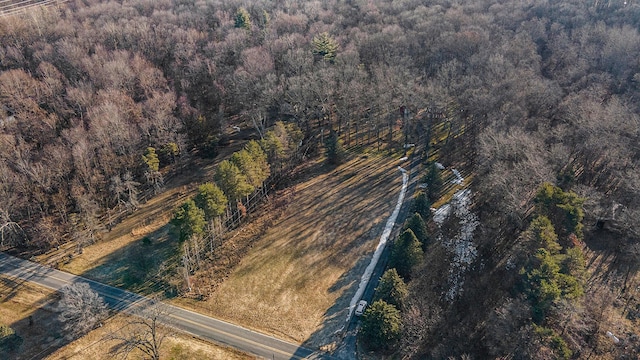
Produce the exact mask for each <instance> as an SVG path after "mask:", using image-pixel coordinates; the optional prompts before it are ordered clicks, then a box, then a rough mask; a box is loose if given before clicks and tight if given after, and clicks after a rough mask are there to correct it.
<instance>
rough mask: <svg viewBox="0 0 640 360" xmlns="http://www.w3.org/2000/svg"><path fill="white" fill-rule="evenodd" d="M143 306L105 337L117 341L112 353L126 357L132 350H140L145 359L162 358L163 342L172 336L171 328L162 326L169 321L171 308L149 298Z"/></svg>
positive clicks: (156, 359)
mask: <svg viewBox="0 0 640 360" xmlns="http://www.w3.org/2000/svg"><path fill="white" fill-rule="evenodd" d="M142 306H143V308H140V309H139V310H138V311H137V312H136V316H135V317H133V318H131V320H130V321H129V322H127V324H126V325H125V326H124V327H123V328H121V329H119V330H118V332H113V333H111V334H109V335H107V336H106V337H105V339H106V340H111V341H115V342H116V344H115V345H114V346H112V347H111V349H110V350H109V353H110V354H111V355H114V356H122V358H123V359H126V358H127V357H128V356H129V354H131V353H132V352H134V351H139V352H142V354H144V358H145V359H151V360H159V359H160V348H161V347H162V343H163V342H164V340H165V339H166V338H167V336H171V331H170V330H169V329H167V328H166V327H161V326H160V325H161V323H163V324H166V323H167V319H168V315H169V310H168V308H167V306H165V305H164V304H162V303H161V302H160V301H157V300H149V301H147V302H146V303H145V304H143V305H142Z"/></svg>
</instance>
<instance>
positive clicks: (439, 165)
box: [436, 162, 445, 170]
mask: <svg viewBox="0 0 640 360" xmlns="http://www.w3.org/2000/svg"><path fill="white" fill-rule="evenodd" d="M436 167H437V168H438V169H440V170H444V169H445V167H444V165H442V164H440V163H439V162H437V163H436Z"/></svg>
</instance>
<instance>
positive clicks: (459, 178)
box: [451, 169, 464, 185]
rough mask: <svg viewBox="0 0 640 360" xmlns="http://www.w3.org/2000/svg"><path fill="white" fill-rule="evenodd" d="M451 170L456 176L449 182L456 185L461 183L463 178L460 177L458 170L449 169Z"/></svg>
mask: <svg viewBox="0 0 640 360" xmlns="http://www.w3.org/2000/svg"><path fill="white" fill-rule="evenodd" d="M451 172H452V173H453V175H454V176H455V177H456V178H455V179H453V180H451V183H452V184H456V185H462V182H463V181H464V178H463V177H462V175H460V171H458V170H456V169H451Z"/></svg>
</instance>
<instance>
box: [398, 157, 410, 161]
mask: <svg viewBox="0 0 640 360" xmlns="http://www.w3.org/2000/svg"><path fill="white" fill-rule="evenodd" d="M407 159H409V158H408V157H406V156H404V157H401V158H400V161H407Z"/></svg>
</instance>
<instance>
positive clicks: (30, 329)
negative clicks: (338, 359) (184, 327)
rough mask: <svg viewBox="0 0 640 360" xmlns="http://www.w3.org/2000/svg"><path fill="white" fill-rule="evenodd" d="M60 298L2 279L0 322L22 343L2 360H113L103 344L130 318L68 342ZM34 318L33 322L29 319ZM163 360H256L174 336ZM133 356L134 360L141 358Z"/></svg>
mask: <svg viewBox="0 0 640 360" xmlns="http://www.w3.org/2000/svg"><path fill="white" fill-rule="evenodd" d="M57 301H58V298H57V297H56V296H55V294H54V292H53V291H52V290H49V289H47V288H44V287H41V286H37V285H34V284H32V283H29V282H21V281H16V280H15V279H13V278H10V277H6V276H0V322H2V323H4V324H7V325H9V326H11V327H12V328H13V329H14V330H15V331H16V333H17V334H18V335H20V336H21V337H22V339H23V341H24V342H23V343H22V346H21V347H20V349H19V350H18V351H16V352H12V353H6V354H3V353H1V352H0V358H2V359H16V360H20V359H60V360H62V359H77V360H83V359H94V360H103V359H104V360H107V359H112V358H113V355H110V354H109V353H108V351H109V349H110V348H111V347H112V346H113V343H111V342H108V341H104V340H102V339H103V338H104V337H105V335H107V334H109V333H110V332H115V331H118V329H120V328H122V327H123V326H124V324H125V323H126V321H127V320H128V318H129V316H127V315H117V316H114V317H112V318H110V319H109V320H107V321H106V322H105V323H104V326H102V327H99V328H97V329H95V330H93V331H91V332H89V333H88V334H87V335H85V336H83V337H82V338H80V339H77V340H75V341H73V342H69V341H68V340H66V339H64V334H62V332H61V331H60V330H59V329H60V324H59V323H58V321H57V320H56V318H57V312H56V311H55V309H56V306H57ZM30 317H31V320H29V318H30ZM161 351H162V355H163V358H164V359H230V360H240V359H253V358H254V357H252V356H250V355H247V354H244V353H241V352H239V351H236V350H233V349H229V348H226V347H221V346H216V345H213V344H209V343H206V342H203V341H200V340H198V339H195V338H192V337H190V336H188V335H182V334H177V333H175V332H173V334H172V336H171V337H167V338H166V340H165V342H164V343H163V345H162V348H161ZM139 355H140V354H135V353H134V354H133V356H132V358H141V357H140V356H139Z"/></svg>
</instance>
